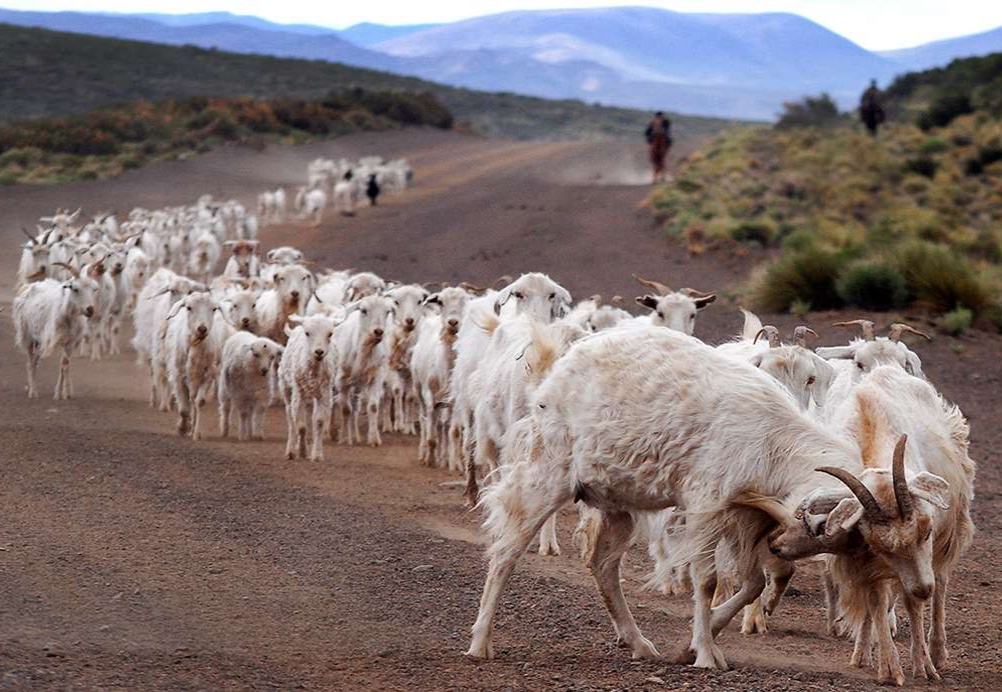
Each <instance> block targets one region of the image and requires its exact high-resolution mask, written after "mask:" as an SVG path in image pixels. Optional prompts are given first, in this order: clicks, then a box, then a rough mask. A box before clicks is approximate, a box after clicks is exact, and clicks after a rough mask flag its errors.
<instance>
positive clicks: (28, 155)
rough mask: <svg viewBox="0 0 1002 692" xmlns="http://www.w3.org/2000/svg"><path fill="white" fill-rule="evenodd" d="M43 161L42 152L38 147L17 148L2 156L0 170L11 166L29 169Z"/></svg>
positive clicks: (0, 156)
mask: <svg viewBox="0 0 1002 692" xmlns="http://www.w3.org/2000/svg"><path fill="white" fill-rule="evenodd" d="M41 160H42V150H41V149H39V148H38V147H15V148H14V149H10V150H8V151H5V152H4V153H3V154H0V168H6V167H7V166H10V165H11V164H14V165H17V166H20V167H21V168H27V167H28V166H31V165H34V164H36V163H38V162H39V161H41Z"/></svg>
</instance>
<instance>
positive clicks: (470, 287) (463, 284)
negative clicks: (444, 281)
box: [426, 281, 487, 293]
mask: <svg viewBox="0 0 1002 692" xmlns="http://www.w3.org/2000/svg"><path fill="white" fill-rule="evenodd" d="M426 286H427V284H426ZM459 287H460V288H461V289H463V290H464V291H469V292H470V293H486V292H487V289H486V288H484V287H483V286H477V285H476V284H471V283H469V282H467V281H460V282H459Z"/></svg>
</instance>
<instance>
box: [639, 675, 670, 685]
mask: <svg viewBox="0 0 1002 692" xmlns="http://www.w3.org/2000/svg"><path fill="white" fill-rule="evenodd" d="M644 682H649V683H651V684H654V685H663V684H665V681H664V678H659V677H658V676H657V675H652V676H650V677H649V678H644Z"/></svg>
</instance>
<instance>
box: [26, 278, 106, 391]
mask: <svg viewBox="0 0 1002 692" xmlns="http://www.w3.org/2000/svg"><path fill="white" fill-rule="evenodd" d="M64 266H65V267H66V268H67V270H68V271H70V272H71V274H72V275H73V276H72V278H70V279H69V280H68V281H56V280H55V279H42V280H41V281H36V282H34V283H29V284H27V285H25V286H22V287H21V290H20V291H19V292H18V294H17V296H16V297H15V298H14V309H13V319H14V342H15V343H16V344H17V345H18V347H19V348H20V349H21V350H22V351H24V352H25V354H27V356H28V398H29V399H32V398H35V397H37V396H38V385H37V373H38V362H39V360H40V359H42V358H48V357H49V356H50V355H52V353H53V352H54V351H55V350H56V349H57V348H58V349H60V350H61V351H62V356H61V359H60V363H59V377H58V378H57V380H56V390H55V394H54V396H53V398H54V399H69V398H70V397H71V396H72V395H73V387H72V384H71V383H70V356H71V354H72V353H73V352H74V351H75V350H76V348H77V346H78V345H79V342H80V339H81V337H82V335H83V323H82V321H83V320H84V319H87V320H89V319H91V318H92V317H93V316H94V314H95V300H96V297H97V291H98V288H97V283H96V282H95V281H94V280H93V279H91V278H89V277H87V276H85V275H81V274H79V273H78V272H76V270H74V269H72V268H71V267H69V265H64Z"/></svg>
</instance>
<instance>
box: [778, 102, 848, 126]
mask: <svg viewBox="0 0 1002 692" xmlns="http://www.w3.org/2000/svg"><path fill="white" fill-rule="evenodd" d="M840 119H841V118H840V116H839V112H838V106H836V105H835V102H834V101H833V100H832V97H831V96H829V95H828V94H821V95H820V96H806V97H804V98H803V99H802V100H800V101H787V102H786V103H784V104H783V113H782V115H780V116H779V120H778V121H777V122H776V129H777V130H789V129H791V128H794V127H831V126H833V125H837V124H838V123H839V121H840Z"/></svg>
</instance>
